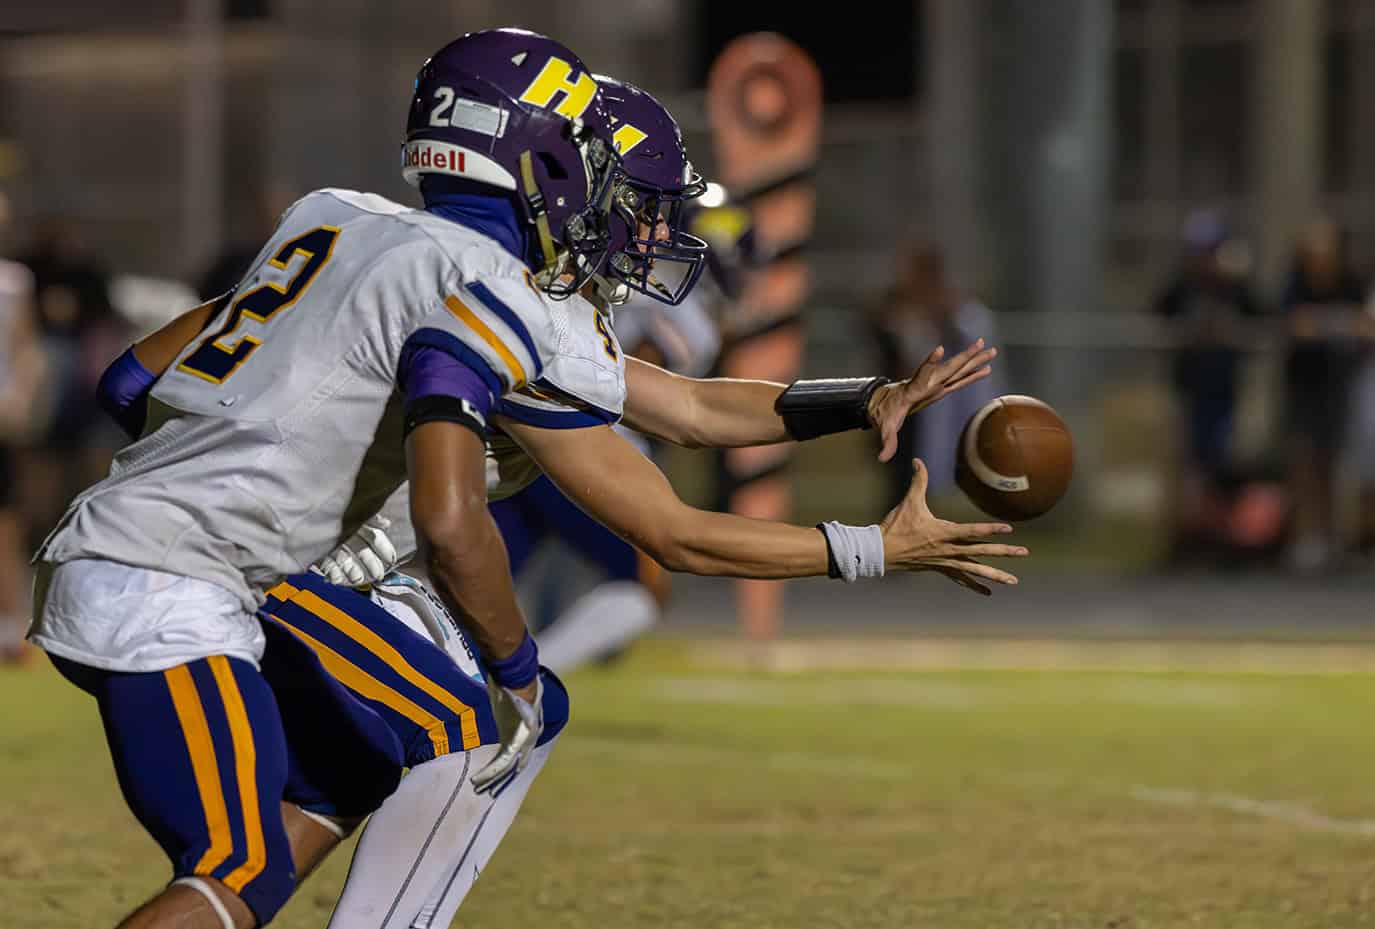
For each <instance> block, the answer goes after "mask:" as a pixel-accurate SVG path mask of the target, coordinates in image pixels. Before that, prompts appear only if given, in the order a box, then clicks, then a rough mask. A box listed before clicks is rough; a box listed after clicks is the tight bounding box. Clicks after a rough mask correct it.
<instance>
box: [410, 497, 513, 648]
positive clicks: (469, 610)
mask: <svg viewBox="0 0 1375 929" xmlns="http://www.w3.org/2000/svg"><path fill="white" fill-rule="evenodd" d="M468 515H469V517H470V518H467V519H465V520H464V523H465V526H466V530H465V532H464V533H463V534H462V537H461V539H459V538H455V537H453V536H450V540H449V541H447V542H444V543H439V544H436V543H434V542H431V541H428V540H423V538H422V543H421V544H422V548H421V557H422V558H423V560H424V563H425V567H426V571H427V572H428V574H429V576H430V580H431V582H432V583H433V584H434V587H435V590H436V592H437V593H438V594H439V596H440V598H441V599H442V600H443V601H444V603H445V605H447V606H448V607H449V608H450V609H451V610H453V612H454V614H455V616H456V617H457V618H458V620H459V622H460V623H462V624H463V627H464V631H465V632H467V633H468V634H469V636H470V637H471V638H472V640H473V644H474V645H476V646H477V649H478V651H479V652H480V653H481V654H482V656H483V657H484V658H487V659H489V660H490V659H497V660H500V659H503V658H506V657H508V656H509V655H511V654H512V653H513V652H515V650H516V648H517V647H519V646H520V644H521V642H522V641H524V639H525V635H526V627H525V618H524V616H523V615H522V614H521V611H520V606H519V605H518V604H517V602H516V594H515V588H514V587H513V585H512V582H511V567H510V563H509V562H508V560H507V557H506V546H505V545H504V544H503V543H502V541H501V535H500V533H499V532H498V531H497V528H496V525H495V524H494V523H493V522H492V518H491V515H490V514H489V513H488V512H487V509H486V507H485V506H484V507H482V508H481V510H480V512H479V511H475V512H473V513H471V514H468Z"/></svg>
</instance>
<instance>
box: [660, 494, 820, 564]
mask: <svg viewBox="0 0 1375 929" xmlns="http://www.w3.org/2000/svg"><path fill="white" fill-rule="evenodd" d="M659 547H660V549H661V550H660V551H659V552H657V553H656V552H650V554H651V555H653V556H654V557H655V559H656V560H658V561H660V562H661V563H663V564H664V566H665V567H666V568H669V569H670V570H673V571H682V572H684V573H687V574H701V575H711V576H720V577H747V578H762V579H767V580H781V579H784V578H793V577H814V576H817V575H825V574H826V573H827V568H828V561H827V549H826V539H825V536H823V535H822V534H821V533H820V532H818V531H817V530H816V529H814V528H804V527H802V526H793V525H789V524H788V523H776V522H768V521H766V520H762V519H749V518H746V517H744V516H735V515H732V514H729V513H713V512H708V511H706V510H691V509H689V510H688V511H687V513H686V514H685V515H684V517H683V518H682V519H681V520H680V521H679V522H678V524H677V527H676V529H675V531H674V532H672V533H671V534H670V535H669V536H668V537H667V538H666V539H665V540H664V541H663V542H662V543H661V544H660V546H659Z"/></svg>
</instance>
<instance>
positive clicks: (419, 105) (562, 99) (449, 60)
mask: <svg viewBox="0 0 1375 929" xmlns="http://www.w3.org/2000/svg"><path fill="white" fill-rule="evenodd" d="M618 163H619V159H618V158H617V157H616V154H615V151H614V149H613V147H612V139H611V127H610V123H609V122H608V120H607V116H606V112H605V109H604V103H603V100H602V95H601V91H600V89H599V88H598V87H597V83H596V81H595V80H593V78H592V76H591V74H590V73H589V71H588V69H587V66H586V65H584V64H583V63H582V61H581V60H580V59H579V58H578V57H577V56H576V55H574V54H573V53H572V52H571V51H569V50H568V49H567V48H566V47H565V46H563V45H561V44H559V43H558V42H555V41H554V40H553V39H550V38H547V37H546V36H542V35H539V34H537V33H534V32H527V31H525V30H523V29H488V30H484V31H482V32H470V33H468V34H467V35H465V36H463V37H462V38H459V39H455V40H454V41H453V42H450V43H449V44H448V45H446V46H444V47H443V48H441V49H440V50H439V51H437V52H435V53H434V55H433V56H431V57H430V59H429V60H428V61H426V62H425V64H424V65H423V66H421V68H420V73H419V74H418V75H417V76H416V79H415V95H414V97H412V99H411V110H410V116H409V117H408V119H407V120H406V141H405V143H404V145H403V148H402V176H404V177H405V179H406V180H407V181H408V182H409V183H411V184H414V185H417V186H418V185H419V184H420V179H421V177H422V176H424V175H426V174H440V175H448V176H451V177H458V178H463V179H465V180H468V181H473V182H477V183H480V184H487V185H490V186H492V187H495V188H498V189H500V190H503V191H509V192H510V193H511V194H512V195H513V196H514V197H515V198H516V199H517V200H519V201H520V203H521V204H522V206H523V208H524V211H525V217H526V219H527V221H528V222H529V223H530V224H531V226H533V227H534V229H533V231H534V233H535V235H536V236H537V241H538V244H539V250H540V258H541V260H542V265H541V267H540V268H539V269H538V270H539V273H538V274H537V275H536V281H537V282H538V283H539V285H540V287H541V288H542V289H544V290H545V291H546V292H547V293H549V294H550V295H551V296H555V297H560V298H562V297H567V296H569V295H571V294H573V293H576V292H577V290H578V289H579V288H580V287H582V285H583V284H585V283H586V282H587V281H588V280H589V279H590V278H591V277H592V275H593V274H595V273H596V272H597V271H599V270H600V269H601V267H602V265H603V264H604V263H605V261H606V257H607V254H608V252H609V250H610V248H611V236H610V226H611V223H610V222H609V212H610V208H611V193H612V183H613V181H614V179H615V170H616V167H617V165H618Z"/></svg>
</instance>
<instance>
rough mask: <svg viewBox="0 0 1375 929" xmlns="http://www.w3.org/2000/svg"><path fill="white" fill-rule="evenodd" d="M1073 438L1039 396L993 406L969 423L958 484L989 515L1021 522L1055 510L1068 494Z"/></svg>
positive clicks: (1012, 397)
mask: <svg viewBox="0 0 1375 929" xmlns="http://www.w3.org/2000/svg"><path fill="white" fill-rule="evenodd" d="M1073 474H1074V439H1073V438H1072V437H1071V436H1070V434H1069V428H1068V427H1066V426H1065V421H1064V420H1062V419H1061V418H1060V416H1059V414H1058V413H1056V412H1055V411H1054V410H1053V409H1051V408H1050V406H1049V405H1048V404H1045V403H1042V402H1041V401H1040V400H1037V399H1036V398H1035V397H1023V396H1019V395H1016V394H1009V395H1007V396H1005V397H999V398H998V399H996V400H992V401H990V402H989V403H988V404H986V405H985V406H984V407H983V408H982V409H980V410H979V412H977V413H975V414H974V415H973V416H971V417H970V418H969V422H967V423H965V426H964V432H962V433H961V434H960V445H959V450H958V451H957V452H956V463H955V480H956V481H957V482H958V483H959V485H960V489H961V490H963V491H964V492H965V493H966V494H967V495H968V496H969V499H970V500H972V501H974V505H975V506H977V507H978V508H979V509H981V510H983V511H984V512H985V513H987V514H988V515H989V516H993V517H995V518H997V519H1005V520H1007V521H1009V522H1016V521H1018V520H1023V519H1032V518H1033V517H1036V516H1040V515H1041V514H1042V513H1045V512H1047V511H1048V510H1050V508H1051V507H1053V506H1055V504H1056V503H1058V502H1060V498H1061V497H1063V496H1064V495H1065V491H1066V490H1068V489H1069V480H1070V477H1071V475H1073Z"/></svg>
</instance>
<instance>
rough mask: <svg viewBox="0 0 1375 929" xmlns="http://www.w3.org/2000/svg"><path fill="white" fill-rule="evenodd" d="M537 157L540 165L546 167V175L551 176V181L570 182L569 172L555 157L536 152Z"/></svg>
mask: <svg viewBox="0 0 1375 929" xmlns="http://www.w3.org/2000/svg"><path fill="white" fill-rule="evenodd" d="M535 157H536V158H538V159H539V161H540V164H542V165H544V173H545V174H547V175H549V177H550V179H551V180H555V181H566V180H568V172H567V171H566V170H564V167H563V165H562V164H560V163H559V160H558V159H557V158H555V157H554V156H553V155H551V154H549V153H548V152H536V153H535Z"/></svg>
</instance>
